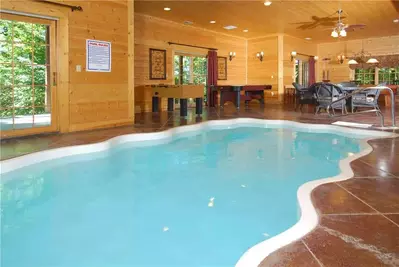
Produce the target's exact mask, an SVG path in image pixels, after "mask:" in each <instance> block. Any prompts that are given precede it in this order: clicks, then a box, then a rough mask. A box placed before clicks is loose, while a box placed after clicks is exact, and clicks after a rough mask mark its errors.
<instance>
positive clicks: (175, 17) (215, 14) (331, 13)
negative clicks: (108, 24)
mask: <svg viewBox="0 0 399 267" xmlns="http://www.w3.org/2000/svg"><path fill="white" fill-rule="evenodd" d="M271 1H272V4H271V5H270V6H268V7H267V6H265V5H264V4H263V1H147V0H136V1H135V12H137V13H142V14H147V15H151V16H154V17H159V18H163V19H166V20H171V21H174V22H177V23H183V22H184V21H191V22H193V26H196V27H200V28H205V29H208V30H212V31H217V32H221V33H227V34H230V35H235V36H240V37H244V38H248V39H251V38H256V37H261V36H266V35H270V34H276V33H285V34H289V35H292V36H295V37H299V38H306V37H310V38H312V40H313V41H315V42H332V41H334V39H333V38H332V37H331V36H330V34H331V31H332V28H333V26H331V23H330V24H329V25H321V24H319V23H318V24H317V25H316V26H315V27H314V28H309V29H301V28H298V27H299V26H301V25H307V23H309V24H311V23H312V22H314V21H315V20H318V19H319V18H326V17H336V15H337V14H335V13H336V11H337V10H338V9H342V10H343V13H344V14H343V16H345V17H346V18H345V19H344V23H346V24H366V27H365V28H364V29H357V30H355V31H351V32H348V36H347V37H345V38H344V39H345V40H353V39H362V38H369V37H378V36H390V35H398V34H399V23H394V22H393V20H394V19H399V9H398V7H399V0H389V1H388V0H374V1H359V0H352V1H340V2H338V1H284V0H271ZM164 7H169V8H171V10H170V11H164V10H163V9H164ZM211 20H214V21H216V23H215V24H211V23H210V21H211ZM301 22H303V24H298V23H301ZM327 24H328V23H327ZM227 25H234V26H237V27H238V28H237V29H234V30H225V29H224V28H223V26H227ZM244 29H247V30H248V32H243V30H244Z"/></svg>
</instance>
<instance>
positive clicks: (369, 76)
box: [355, 68, 375, 84]
mask: <svg viewBox="0 0 399 267" xmlns="http://www.w3.org/2000/svg"><path fill="white" fill-rule="evenodd" d="M355 81H356V83H357V84H375V68H369V69H355Z"/></svg>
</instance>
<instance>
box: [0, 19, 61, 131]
mask: <svg viewBox="0 0 399 267" xmlns="http://www.w3.org/2000/svg"><path fill="white" fill-rule="evenodd" d="M55 24H56V22H55V21H53V20H47V19H41V18H33V17H28V16H21V15H13V14H5V13H1V19H0V65H1V68H0V130H1V135H2V136H13V135H25V134H33V133H41V132H51V131H56V130H57V127H56V123H55V116H54V115H55V114H54V113H55V112H54V111H55V91H56V83H57V81H56V57H55V53H56V50H55V47H56V43H55V39H56V37H55V36H56V33H55V30H56V29H55V26H56V25H55Z"/></svg>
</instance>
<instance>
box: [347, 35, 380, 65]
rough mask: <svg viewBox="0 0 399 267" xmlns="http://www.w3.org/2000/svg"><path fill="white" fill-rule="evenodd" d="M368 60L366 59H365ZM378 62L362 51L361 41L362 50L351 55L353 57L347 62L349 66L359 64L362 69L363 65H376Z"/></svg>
mask: <svg viewBox="0 0 399 267" xmlns="http://www.w3.org/2000/svg"><path fill="white" fill-rule="evenodd" d="M367 58H368V59H367ZM378 63H379V62H378V60H377V59H376V58H373V57H371V54H370V53H368V52H366V51H364V48H363V41H362V50H360V52H359V53H356V54H354V55H353V57H352V58H351V59H350V60H349V61H348V64H349V65H354V64H359V65H361V67H362V68H363V67H364V64H378Z"/></svg>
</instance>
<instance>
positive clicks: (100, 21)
mask: <svg viewBox="0 0 399 267" xmlns="http://www.w3.org/2000/svg"><path fill="white" fill-rule="evenodd" d="M68 3H69V4H72V5H80V6H82V8H83V10H84V11H83V12H71V13H70V15H69V21H70V23H69V51H70V54H69V72H70V77H69V92H70V123H71V126H70V127H71V128H73V129H77V130H80V129H88V128H93V127H97V126H107V122H109V123H110V125H113V124H114V122H115V121H123V120H126V122H127V121H129V120H131V123H133V119H132V118H133V117H132V114H129V105H128V100H129V99H131V97H129V88H128V84H129V73H128V59H129V40H128V38H129V35H128V33H129V25H131V23H132V22H131V21H130V24H129V16H128V2H127V1H118V2H117V1H76V2H68ZM129 10H130V9H129ZM131 11H132V12H133V10H131ZM130 30H131V29H130ZM86 39H96V40H101V41H108V42H111V44H112V63H111V64H112V71H111V72H109V73H107V72H86V71H85V68H86ZM130 52H132V51H130ZM130 58H131V55H130ZM76 65H81V66H82V72H76V71H75V68H76ZM130 75H133V73H131V74H130ZM130 83H131V82H130ZM131 100H132V99H131ZM123 122H124V121H123ZM85 125H86V126H87V127H86V126H85Z"/></svg>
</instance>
